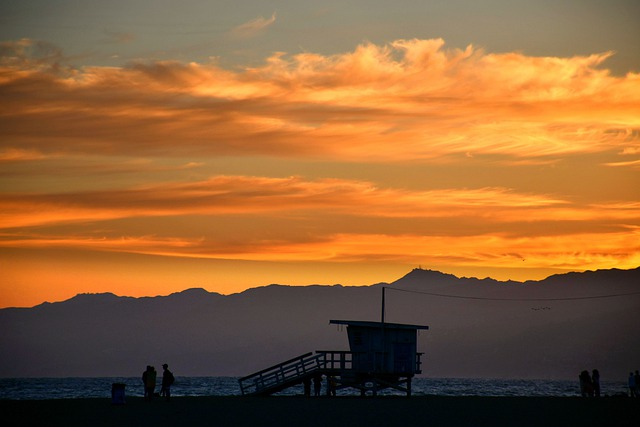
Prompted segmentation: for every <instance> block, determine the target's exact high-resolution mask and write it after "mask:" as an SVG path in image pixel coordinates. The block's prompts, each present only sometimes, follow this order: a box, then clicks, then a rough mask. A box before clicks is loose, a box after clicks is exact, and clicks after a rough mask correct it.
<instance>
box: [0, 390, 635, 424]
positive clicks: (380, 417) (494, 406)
mask: <svg viewBox="0 0 640 427" xmlns="http://www.w3.org/2000/svg"><path fill="white" fill-rule="evenodd" d="M0 414H2V425H4V426H9V425H10V426H18V425H19V426H26V425H46V426H70V427H73V426H141V425H149V426H154V427H161V426H178V425H179V426H200V425H203V426H204V425H211V426H234V427H236V426H238V427H242V426H251V427H256V426H296V427H314V426H318V427H320V426H322V427H328V426H518V427H523V426H542V427H551V426H580V427H584V426H631V425H634V426H637V425H638V420H639V418H638V414H640V399H630V398H600V399H583V398H577V397H576V398H571V397H556V398H554V397H436V396H431V397H412V398H404V397H379V398H357V397H339V398H333V399H331V398H303V397H266V398H256V397H253V398H252V397H176V398H173V399H172V400H171V401H170V402H165V401H163V400H160V399H158V400H156V401H153V402H146V401H144V400H143V399H141V398H128V399H127V403H126V405H121V406H113V405H111V400H110V399H64V400H30V401H15V400H13V401H10V400H3V401H0Z"/></svg>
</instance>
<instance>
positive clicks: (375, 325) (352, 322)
mask: <svg viewBox="0 0 640 427" xmlns="http://www.w3.org/2000/svg"><path fill="white" fill-rule="evenodd" d="M329 323H331V324H334V325H347V326H356V327H361V328H380V327H382V326H384V327H385V328H390V329H413V330H418V329H429V327H428V326H425V325H408V324H404V323H387V322H385V323H384V324H383V323H382V322H364V321H361V320H329Z"/></svg>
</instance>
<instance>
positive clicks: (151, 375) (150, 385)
mask: <svg viewBox="0 0 640 427" xmlns="http://www.w3.org/2000/svg"><path fill="white" fill-rule="evenodd" d="M157 376H158V374H157V373H156V368H154V367H153V366H147V376H146V379H145V382H144V387H145V397H146V398H147V399H149V400H151V399H153V393H154V392H155V390H156V378H157Z"/></svg>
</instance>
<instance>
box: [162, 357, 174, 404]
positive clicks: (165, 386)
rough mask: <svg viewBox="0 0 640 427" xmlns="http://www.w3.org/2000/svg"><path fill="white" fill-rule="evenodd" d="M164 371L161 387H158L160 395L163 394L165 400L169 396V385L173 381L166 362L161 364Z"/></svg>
mask: <svg viewBox="0 0 640 427" xmlns="http://www.w3.org/2000/svg"><path fill="white" fill-rule="evenodd" d="M162 369H163V370H164V372H163V373H162V389H160V396H164V397H165V398H166V399H167V400H169V398H170V397H171V385H172V384H173V383H174V381H175V378H174V376H173V374H172V373H171V371H170V370H169V365H167V364H166V363H165V364H164V365H162Z"/></svg>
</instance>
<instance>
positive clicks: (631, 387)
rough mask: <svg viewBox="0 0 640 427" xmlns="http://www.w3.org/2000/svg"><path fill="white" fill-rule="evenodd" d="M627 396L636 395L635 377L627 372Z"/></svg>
mask: <svg viewBox="0 0 640 427" xmlns="http://www.w3.org/2000/svg"><path fill="white" fill-rule="evenodd" d="M629 397H636V377H635V376H634V375H633V372H629Z"/></svg>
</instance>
